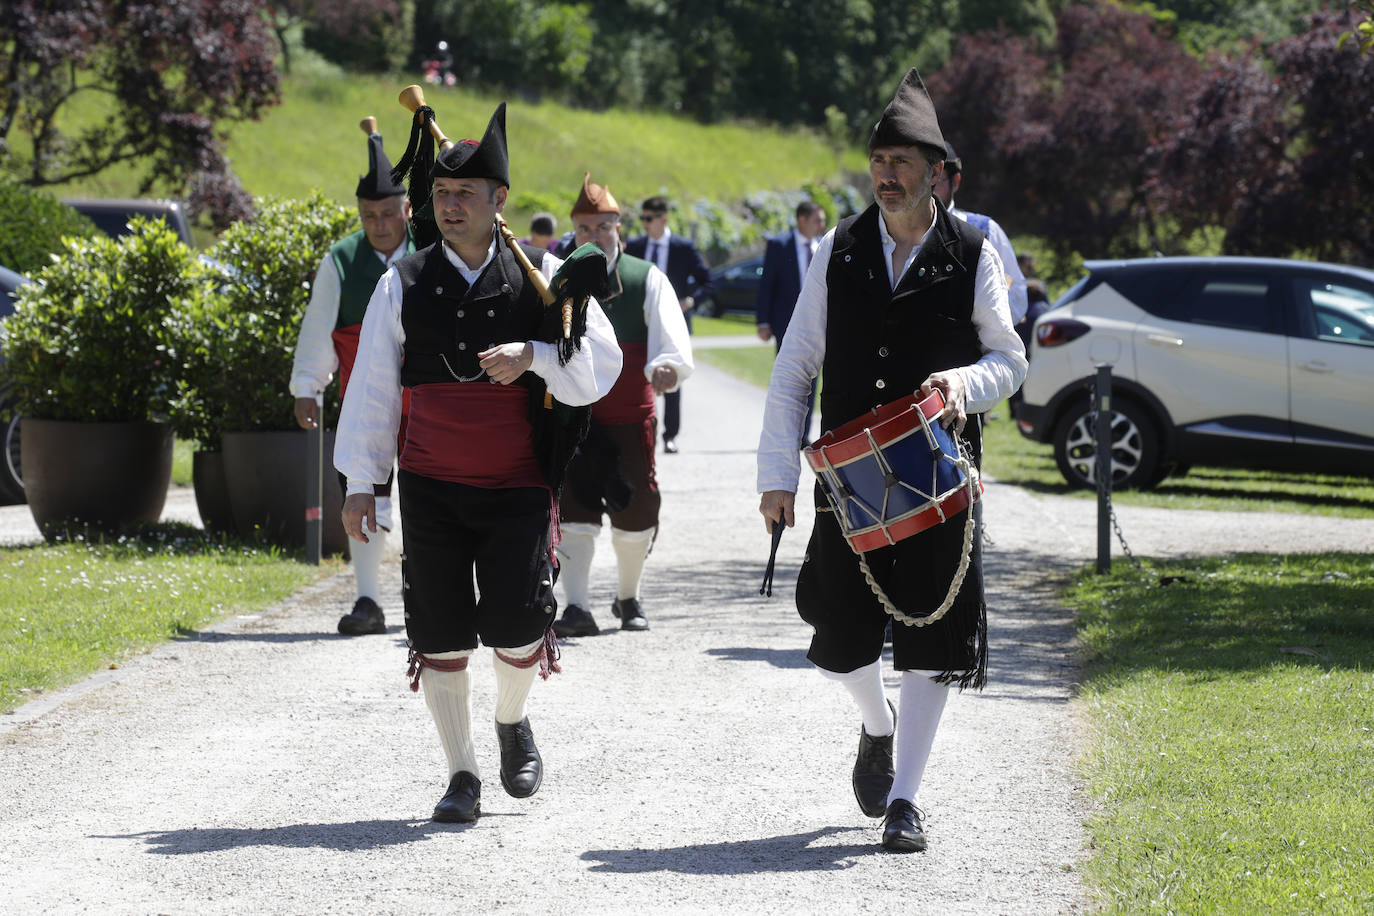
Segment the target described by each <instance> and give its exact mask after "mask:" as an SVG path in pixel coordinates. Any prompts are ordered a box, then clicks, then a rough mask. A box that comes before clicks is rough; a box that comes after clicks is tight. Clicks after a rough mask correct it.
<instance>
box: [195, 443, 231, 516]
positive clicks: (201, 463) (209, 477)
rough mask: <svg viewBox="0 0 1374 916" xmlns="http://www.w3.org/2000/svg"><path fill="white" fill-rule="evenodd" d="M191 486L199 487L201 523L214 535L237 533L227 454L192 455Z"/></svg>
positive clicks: (197, 499) (198, 502) (202, 453)
mask: <svg viewBox="0 0 1374 916" xmlns="http://www.w3.org/2000/svg"><path fill="white" fill-rule="evenodd" d="M191 483H192V484H193V485H194V486H195V488H196V510H197V511H198V512H199V513H200V523H201V524H202V525H204V526H205V530H206V531H208V532H210V533H211V534H229V533H231V532H233V531H235V528H234V510H233V503H232V501H231V500H230V499H229V481H228V479H227V478H226V477H225V476H224V453H223V452H196V453H195V454H194V455H192V456H191Z"/></svg>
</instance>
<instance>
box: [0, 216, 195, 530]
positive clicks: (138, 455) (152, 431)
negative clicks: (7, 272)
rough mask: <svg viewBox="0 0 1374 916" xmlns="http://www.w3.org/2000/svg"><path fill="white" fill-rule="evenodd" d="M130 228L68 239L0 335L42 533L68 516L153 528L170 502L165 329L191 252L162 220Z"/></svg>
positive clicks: (186, 285) (189, 277)
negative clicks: (162, 417)
mask: <svg viewBox="0 0 1374 916" xmlns="http://www.w3.org/2000/svg"><path fill="white" fill-rule="evenodd" d="M132 230H133V231H132V234H131V235H127V236H124V237H122V238H120V239H118V240H116V239H110V238H105V237H103V236H101V237H93V238H88V239H76V238H68V239H65V240H64V242H63V248H62V251H61V252H60V253H59V254H58V255H57V256H55V257H54V259H53V261H52V263H50V264H48V265H47V266H46V267H44V268H43V269H41V270H39V271H37V272H36V273H35V274H34V277H33V279H34V280H35V282H34V283H31V284H29V285H27V286H24V287H23V288H22V289H21V290H20V291H19V296H18V301H17V302H16V305H15V311H14V314H13V315H11V316H10V317H9V318H8V319H7V320H6V321H5V325H4V329H3V332H2V333H0V346H2V347H3V350H4V355H5V359H6V365H7V370H6V371H7V373H8V375H9V378H10V383H11V385H12V387H13V390H14V392H15V394H16V395H17V398H18V401H19V404H20V410H21V412H22V414H23V416H24V419H23V421H22V424H21V427H20V429H21V432H20V438H21V440H22V441H23V443H24V487H25V492H26V495H27V496H28V502H29V507H30V509H31V510H32V512H33V517H34V520H35V521H36V522H37V523H38V527H39V529H40V530H42V531H43V532H44V533H45V535H49V536H51V534H52V533H53V532H55V531H56V530H57V529H58V528H60V526H61V524H62V523H63V522H64V521H70V520H79V521H81V522H85V523H88V524H95V525H99V526H102V527H109V528H118V527H121V526H124V525H127V524H131V523H135V522H154V521H157V519H158V517H159V516H160V515H161V513H162V505H163V503H164V501H165V500H166V497H167V486H168V483H169V481H170V479H171V469H172V434H171V430H170V429H169V428H168V426H167V425H166V424H165V423H162V422H159V421H158V420H157V419H156V417H158V416H160V415H161V414H162V413H163V412H164V410H165V397H166V394H167V391H168V389H169V385H170V384H171V381H170V378H169V371H170V366H169V364H168V360H167V358H166V357H167V343H168V337H167V330H166V328H165V326H164V323H165V321H166V319H167V316H168V314H169V312H170V311H171V306H172V303H173V302H174V301H175V300H177V299H179V298H181V297H183V296H185V295H186V293H187V292H188V291H189V289H190V285H191V284H192V283H194V282H195V279H194V271H193V270H192V269H191V268H192V265H193V263H194V259H195V256H194V254H193V253H192V251H191V250H190V249H189V248H188V247H187V246H186V245H185V244H184V243H182V241H181V240H180V239H179V238H178V237H177V235H176V233H174V232H172V231H171V230H170V229H168V228H167V227H166V226H165V225H164V224H163V223H162V222H160V221H159V222H153V221H147V220H135V221H134V222H133V223H132Z"/></svg>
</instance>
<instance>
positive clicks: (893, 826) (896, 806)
mask: <svg viewBox="0 0 1374 916" xmlns="http://www.w3.org/2000/svg"><path fill="white" fill-rule="evenodd" d="M924 819H925V818H924V816H923V815H922V814H921V809H919V808H917V807H916V806H915V805H913V804H912V803H911V802H909V801H907V800H906V799H905V798H898V799H894V800H893V802H892V804H890V805H888V806H887V814H886V815H884V817H883V848H884V849H887V850H890V851H892V852H921V851H922V850H924V849H925V848H926V832H925V830H924V829H922V827H921V821H923V820H924Z"/></svg>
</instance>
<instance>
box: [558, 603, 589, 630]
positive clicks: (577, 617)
mask: <svg viewBox="0 0 1374 916" xmlns="http://www.w3.org/2000/svg"><path fill="white" fill-rule="evenodd" d="M600 632H601V628H600V627H599V626H597V625H596V620H595V619H593V617H592V615H591V612H590V611H584V610H582V608H580V607H578V606H577V605H575V604H570V605H568V606H567V607H566V608H564V609H563V616H562V617H560V618H559V619H558V620H555V621H554V622H553V633H554V635H555V636H595V635H596V634H597V633H600Z"/></svg>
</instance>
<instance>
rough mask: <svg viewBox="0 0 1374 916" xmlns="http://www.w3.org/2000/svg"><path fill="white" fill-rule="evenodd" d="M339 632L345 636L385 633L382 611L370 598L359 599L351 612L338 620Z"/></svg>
mask: <svg viewBox="0 0 1374 916" xmlns="http://www.w3.org/2000/svg"><path fill="white" fill-rule="evenodd" d="M339 632H340V633H342V634H343V635H345V636H366V635H368V634H369V633H385V632H386V618H385V617H383V616H382V609H381V608H380V607H378V606H377V602H375V601H373V600H372V599H371V598H359V599H358V600H357V601H356V602H354V604H353V610H351V611H349V612H348V613H347V614H345V615H343V616H342V617H340V618H339Z"/></svg>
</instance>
